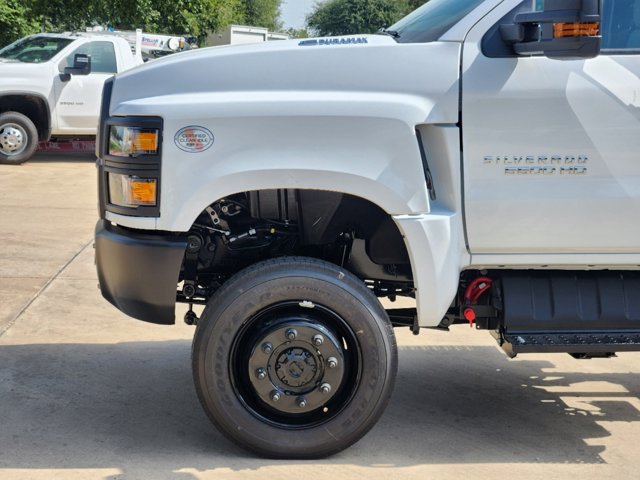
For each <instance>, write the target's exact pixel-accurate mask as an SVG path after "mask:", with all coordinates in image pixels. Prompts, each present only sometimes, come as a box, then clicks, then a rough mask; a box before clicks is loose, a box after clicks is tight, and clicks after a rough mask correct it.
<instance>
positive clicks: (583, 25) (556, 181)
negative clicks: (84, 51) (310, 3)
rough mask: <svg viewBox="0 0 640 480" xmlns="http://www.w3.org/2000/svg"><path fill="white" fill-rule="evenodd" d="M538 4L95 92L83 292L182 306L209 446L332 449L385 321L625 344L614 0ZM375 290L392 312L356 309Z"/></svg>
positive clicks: (623, 65)
mask: <svg viewBox="0 0 640 480" xmlns="http://www.w3.org/2000/svg"><path fill="white" fill-rule="evenodd" d="M539 3H541V5H537V4H536V2H533V1H532V0H526V1H522V0H484V1H481V0H431V1H430V2H428V3H427V4H426V5H424V6H423V7H421V8H420V9H418V10H416V11H415V12H414V13H412V14H410V15H409V16H408V17H406V18H405V19H403V20H401V21H400V22H398V23H397V24H396V25H393V26H391V27H390V28H388V29H387V30H386V31H384V32H381V34H380V35H363V36H348V37H338V38H320V39H305V40H294V41H285V42H277V43H270V44H267V45H264V44H262V45H257V46H255V45H250V46H241V47H222V48H214V49H206V50H201V51H197V52H192V53H186V54H184V55H180V56H176V57H174V58H167V59H163V60H159V61H157V62H154V63H153V64H149V65H147V66H145V67H143V68H140V69H136V70H134V71H131V72H126V73H124V74H122V75H118V76H117V77H115V79H114V80H113V81H108V82H107V83H106V84H105V90H104V96H103V105H102V112H101V123H100V134H99V145H98V150H99V157H100V160H99V165H98V168H99V185H100V192H99V195H100V217H101V218H100V220H99V222H98V224H97V226H96V243H95V246H96V260H97V268H98V275H99V281H100V286H101V289H102V293H103V295H104V297H105V298H106V299H107V300H109V301H110V302H111V303H113V304H114V305H115V306H116V307H118V308H119V309H120V310H122V311H123V312H125V313H127V314H128V315H130V316H132V317H135V318H138V319H141V320H144V321H148V322H154V323H159V324H172V323H174V321H175V320H174V319H175V303H176V301H178V302H184V303H187V304H190V305H206V307H205V309H204V311H203V312H202V314H201V315H200V318H198V317H197V315H196V313H195V312H194V311H193V310H191V309H190V310H189V312H188V313H187V315H186V317H185V320H186V321H187V323H190V324H197V329H196V333H195V339H194V343H193V373H194V378H195V384H196V389H197V392H198V395H199V397H200V400H201V402H202V405H203V407H204V409H205V410H206V412H207V414H208V415H209V417H210V418H211V420H212V421H213V422H214V423H215V424H216V425H217V427H218V428H219V429H220V430H221V431H222V432H224V434H225V435H226V436H227V437H229V438H230V439H232V440H234V441H235V442H237V443H238V444H240V445H242V446H244V447H246V448H249V449H251V450H253V451H254V452H257V453H258V454H260V455H266V456H272V457H288V458H309V457H321V456H325V455H329V454H331V453H334V452H337V451H339V450H340V449H343V448H345V447H347V446H349V445H351V444H353V443H354V442H355V441H357V440H358V439H359V438H361V437H362V436H363V435H364V434H365V433H366V432H367V431H368V430H369V429H370V428H371V427H372V426H373V425H374V423H375V422H376V420H377V419H378V418H379V417H380V415H381V413H382V411H383V409H384V408H385V406H386V404H387V401H388V399H389V396H390V394H391V390H392V386H393V383H394V377H395V374H396V364H397V355H396V342H395V340H394V334H393V329H392V327H395V326H409V327H410V328H412V329H413V331H414V332H416V333H417V332H418V331H419V330H420V329H425V328H426V329H429V328H431V329H443V330H446V329H448V327H449V325H451V324H453V323H467V322H468V323H469V324H472V325H475V326H476V328H479V329H487V330H489V331H490V332H491V333H492V334H493V335H494V336H495V337H496V339H497V341H498V343H499V345H501V346H502V347H503V348H504V350H505V351H506V352H507V353H508V354H509V355H511V356H513V355H516V354H518V353H527V352H566V353H570V354H572V355H573V356H575V357H577V358H591V357H608V356H612V355H613V353H614V352H619V351H637V350H640V274H639V270H640V109H639V108H638V107H640V80H639V74H640V30H639V29H640V27H638V25H640V0H615V1H614V0H604V2H603V3H601V2H599V1H598V0H546V1H545V2H544V3H542V2H539ZM537 7H539V8H537ZM382 33H384V34H382ZM184 77H188V78H189V82H183V81H181V80H180V79H181V78H184ZM398 296H407V297H414V298H415V300H416V308H405V309H392V308H390V309H385V308H383V306H382V304H381V303H380V301H379V298H385V297H387V298H389V299H391V300H394V299H395V298H396V297H398Z"/></svg>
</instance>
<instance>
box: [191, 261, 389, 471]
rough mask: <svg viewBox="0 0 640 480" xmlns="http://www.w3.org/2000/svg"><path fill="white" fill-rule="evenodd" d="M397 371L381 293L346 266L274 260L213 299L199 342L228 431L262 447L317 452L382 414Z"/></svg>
mask: <svg viewBox="0 0 640 480" xmlns="http://www.w3.org/2000/svg"><path fill="white" fill-rule="evenodd" d="M396 369H397V350H396V344H395V338H394V335H393V329H392V327H391V324H390V322H389V319H388V317H387V314H386V312H385V311H384V309H383V308H382V306H381V305H380V302H379V301H378V299H377V298H376V297H375V296H374V295H373V294H372V293H371V291H369V289H367V287H366V286H365V285H364V283H363V282H362V281H360V280H359V279H358V278H356V277H355V276H353V275H351V274H350V273H349V272H347V271H345V270H343V269H340V268H339V267H337V266H335V265H333V264H330V263H327V262H322V261H319V260H314V259H308V258H299V257H291V258H282V259H277V260H269V261H266V262H263V263H260V264H257V265H255V266H253V267H250V268H248V269H246V270H244V271H242V272H240V273H238V274H237V275H236V276H235V277H234V278H232V279H231V280H229V281H228V282H227V283H226V284H225V285H224V286H223V287H222V288H221V289H220V290H219V291H218V292H217V293H216V294H215V296H214V297H212V298H211V300H210V301H209V303H208V305H207V307H206V309H205V311H204V312H203V314H202V318H201V319H200V322H199V324H198V328H197V330H196V335H195V338H194V342H193V373H194V380H195V384H196V390H197V392H198V396H199V398H200V401H201V403H202V405H203V407H204V409H205V411H206V413H207V414H208V416H209V418H210V419H211V420H212V421H213V423H214V424H215V425H216V426H217V427H218V429H219V430H220V431H221V432H222V433H224V434H225V435H226V436H227V437H228V438H230V439H231V440H233V441H234V442H236V443H237V444H239V445H241V446H242V447H245V448H247V449H249V450H252V451H254V452H256V453H258V454H260V455H263V456H268V457H275V458H319V457H324V456H327V455H331V454H333V453H336V452H338V451H340V450H342V449H344V448H346V447H348V446H350V445H352V444H353V443H355V442H356V441H358V440H359V439H360V438H361V437H362V436H363V435H364V434H365V433H366V432H367V431H368V430H369V429H370V428H371V427H372V426H373V425H374V424H375V423H376V421H377V420H378V418H379V417H380V415H381V414H382V412H383V411H384V408H385V407H386V404H387V402H388V400H389V397H390V395H391V391H392V389H393V383H394V379H395V374H396Z"/></svg>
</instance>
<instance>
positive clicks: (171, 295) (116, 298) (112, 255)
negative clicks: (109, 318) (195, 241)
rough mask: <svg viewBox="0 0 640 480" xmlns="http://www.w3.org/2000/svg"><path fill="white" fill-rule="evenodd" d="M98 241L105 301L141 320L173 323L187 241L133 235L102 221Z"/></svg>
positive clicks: (166, 323)
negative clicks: (177, 286)
mask: <svg viewBox="0 0 640 480" xmlns="http://www.w3.org/2000/svg"><path fill="white" fill-rule="evenodd" d="M95 240H96V244H95V245H96V266H97V269H98V280H99V282H100V290H101V291H102V295H103V296H104V298H106V299H107V300H108V301H109V302H111V303H112V304H113V305H115V306H116V307H117V308H118V309H119V310H120V311H122V312H124V313H126V314H127V315H129V316H131V317H134V318H137V319H139V320H143V321H145V322H151V323H159V324H163V325H171V324H174V323H175V303H176V285H177V283H178V277H179V275H180V266H181V265H182V258H183V256H184V251H185V248H186V246H187V240H186V238H182V237H177V236H170V235H153V234H147V233H139V232H133V231H130V230H126V229H123V228H119V227H115V226H113V225H111V224H110V223H109V222H107V221H105V220H100V221H98V223H97V224H96V233H95Z"/></svg>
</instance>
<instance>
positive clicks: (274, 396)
mask: <svg viewBox="0 0 640 480" xmlns="http://www.w3.org/2000/svg"><path fill="white" fill-rule="evenodd" d="M278 400H280V392H278V391H277V390H274V391H273V392H271V401H272V402H277V401H278Z"/></svg>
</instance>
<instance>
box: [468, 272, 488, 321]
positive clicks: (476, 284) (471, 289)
mask: <svg viewBox="0 0 640 480" xmlns="http://www.w3.org/2000/svg"><path fill="white" fill-rule="evenodd" d="M492 285H493V280H491V279H490V278H489V277H479V278H476V279H475V280H474V281H473V282H471V283H470V284H469V286H468V287H467V289H466V290H465V292H464V299H463V305H464V306H465V307H466V308H465V309H464V310H463V315H464V318H465V319H466V320H467V321H468V322H469V327H471V328H473V322H475V321H476V312H475V311H474V310H473V308H471V306H472V305H475V304H476V303H478V299H479V298H480V297H481V296H482V294H484V292H486V291H487V290H489V289H490V288H491V286H492Z"/></svg>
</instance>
